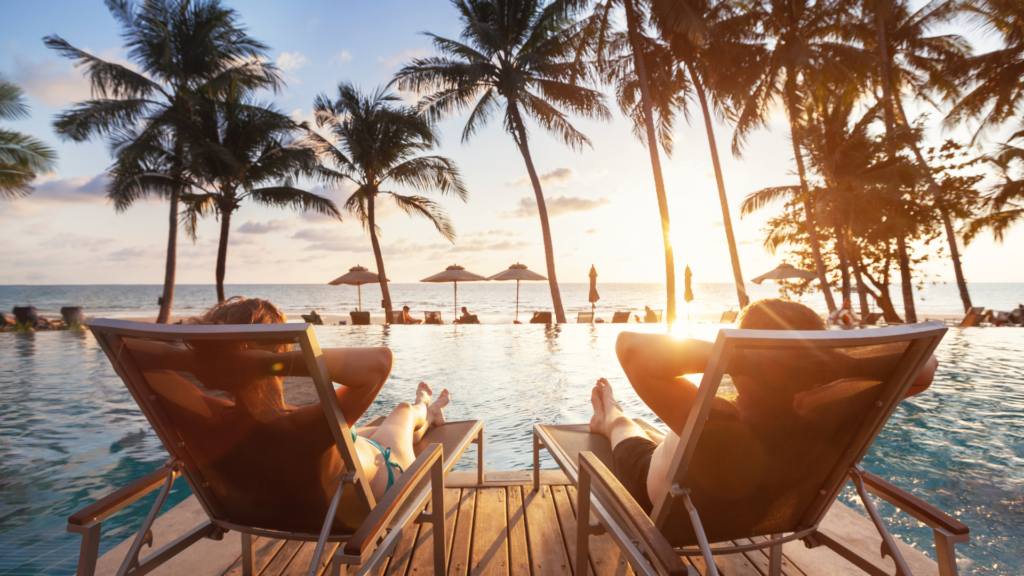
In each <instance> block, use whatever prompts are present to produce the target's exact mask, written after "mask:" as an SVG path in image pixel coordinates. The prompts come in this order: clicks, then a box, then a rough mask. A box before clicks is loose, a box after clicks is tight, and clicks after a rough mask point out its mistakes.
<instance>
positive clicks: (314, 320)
mask: <svg viewBox="0 0 1024 576" xmlns="http://www.w3.org/2000/svg"><path fill="white" fill-rule="evenodd" d="M302 320H303V321H305V322H309V323H310V324H312V325H314V326H323V325H324V319H323V318H322V317H321V316H320V315H319V314H303V315H302Z"/></svg>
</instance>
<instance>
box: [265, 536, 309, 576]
mask: <svg viewBox="0 0 1024 576" xmlns="http://www.w3.org/2000/svg"><path fill="white" fill-rule="evenodd" d="M301 547H302V542H301V541H299V540H291V541H287V542H285V543H284V546H282V547H281V550H279V551H278V552H277V554H276V555H274V559H273V560H271V561H270V562H269V563H268V564H267V567H266V568H264V569H263V576H280V574H281V572H284V569H285V568H287V567H288V563H289V562H291V560H292V558H294V557H295V554H297V553H298V552H299V548H301Z"/></svg>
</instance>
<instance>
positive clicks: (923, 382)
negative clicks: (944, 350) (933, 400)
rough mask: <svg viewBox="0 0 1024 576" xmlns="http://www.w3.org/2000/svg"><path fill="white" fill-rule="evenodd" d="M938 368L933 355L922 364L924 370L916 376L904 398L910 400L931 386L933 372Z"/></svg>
mask: <svg viewBox="0 0 1024 576" xmlns="http://www.w3.org/2000/svg"><path fill="white" fill-rule="evenodd" d="M938 368H939V359H938V358H936V357H935V355H934V354H933V355H932V357H931V358H929V359H928V361H927V362H925V364H924V368H922V369H921V372H920V373H919V374H918V375H917V379H915V380H914V383H913V384H911V385H910V390H907V395H906V396H904V398H910V397H911V396H916V395H917V394H920V393H921V392H924V391H925V390H927V389H928V387H929V386H931V385H932V380H934V379H935V371H936V370H937V369H938Z"/></svg>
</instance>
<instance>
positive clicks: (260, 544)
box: [224, 536, 284, 576]
mask: <svg viewBox="0 0 1024 576" xmlns="http://www.w3.org/2000/svg"><path fill="white" fill-rule="evenodd" d="M243 537H244V536H243ZM283 546H284V540H274V539H272V538H264V537H256V538H253V539H252V549H253V556H254V557H255V560H254V561H253V572H254V573H255V574H261V573H262V572H263V569H264V568H266V567H267V564H269V563H270V561H271V560H273V559H274V556H275V555H276V554H277V553H278V551H279V550H281V548H282V547H283ZM224 576H242V555H241V554H239V555H238V560H235V563H234V564H232V565H231V568H228V569H227V571H225V572H224Z"/></svg>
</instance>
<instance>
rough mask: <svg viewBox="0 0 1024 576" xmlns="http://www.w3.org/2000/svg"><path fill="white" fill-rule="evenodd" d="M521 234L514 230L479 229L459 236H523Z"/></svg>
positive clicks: (464, 237)
mask: <svg viewBox="0 0 1024 576" xmlns="http://www.w3.org/2000/svg"><path fill="white" fill-rule="evenodd" d="M521 235H522V234H520V233H519V232H513V231H511V230H479V231H476V232H466V233H465V234H460V235H459V237H460V238H463V239H466V238H487V237H488V236H508V237H512V236H521Z"/></svg>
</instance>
